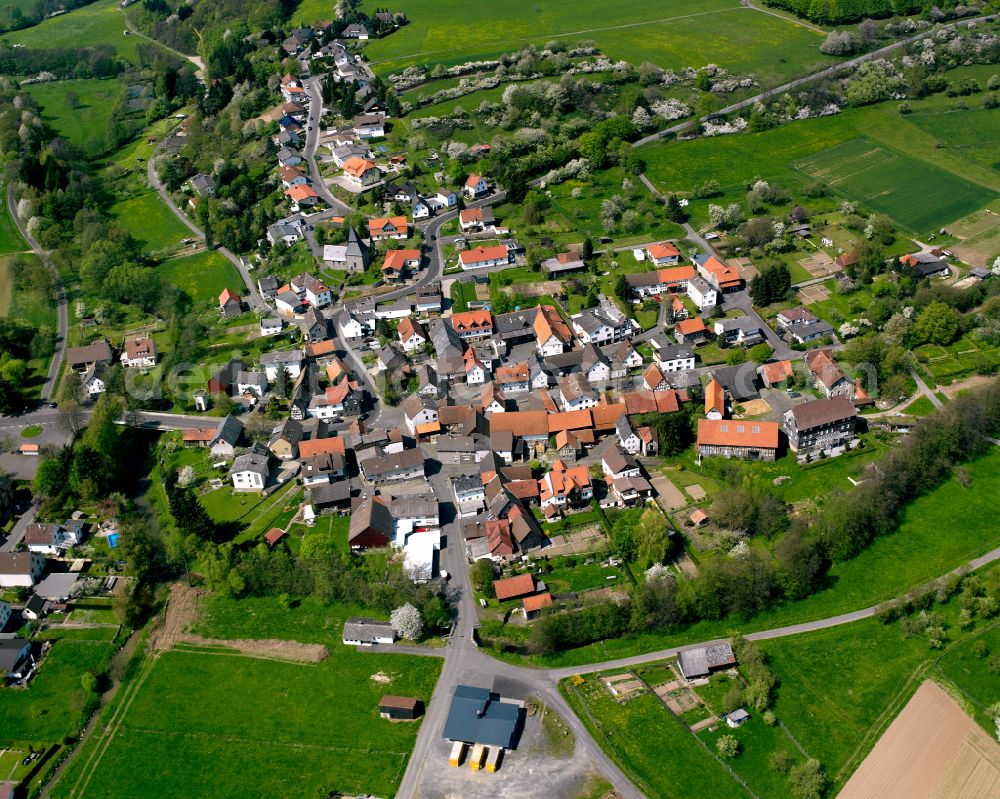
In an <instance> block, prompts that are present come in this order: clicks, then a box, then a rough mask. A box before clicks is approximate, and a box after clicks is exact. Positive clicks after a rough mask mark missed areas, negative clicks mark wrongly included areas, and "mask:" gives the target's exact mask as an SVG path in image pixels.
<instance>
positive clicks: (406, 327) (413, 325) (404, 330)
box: [396, 316, 427, 352]
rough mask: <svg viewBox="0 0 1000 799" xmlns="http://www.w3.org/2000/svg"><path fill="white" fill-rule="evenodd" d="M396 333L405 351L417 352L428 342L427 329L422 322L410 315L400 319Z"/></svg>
mask: <svg viewBox="0 0 1000 799" xmlns="http://www.w3.org/2000/svg"><path fill="white" fill-rule="evenodd" d="M396 335H397V336H398V337H399V343H400V346H402V348H403V352H416V351H417V350H419V349H421V348H422V347H423V346H424V344H426V343H427V331H426V330H424V327H423V325H421V324H420V322H417V321H415V320H414V319H411V318H410V317H409V316H407V317H405V318H403V319H400V320H399V327H397V328H396Z"/></svg>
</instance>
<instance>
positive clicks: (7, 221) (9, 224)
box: [0, 186, 28, 255]
mask: <svg viewBox="0 0 1000 799" xmlns="http://www.w3.org/2000/svg"><path fill="white" fill-rule="evenodd" d="M0 188H2V189H3V196H2V197H0V202H2V204H3V210H0V255H8V254H10V253H12V252H23V251H24V250H27V249H28V244H27V242H25V240H24V239H23V238H21V234H20V232H18V229H17V226H16V225H15V224H14V220H13V219H11V218H10V210H9V209H8V208H7V191H6V189H7V187H6V186H3V187H0Z"/></svg>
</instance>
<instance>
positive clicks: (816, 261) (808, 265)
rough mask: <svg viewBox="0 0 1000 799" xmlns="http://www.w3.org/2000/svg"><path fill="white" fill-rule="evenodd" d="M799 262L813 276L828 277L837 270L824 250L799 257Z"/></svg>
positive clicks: (834, 263)
mask: <svg viewBox="0 0 1000 799" xmlns="http://www.w3.org/2000/svg"><path fill="white" fill-rule="evenodd" d="M799 264H800V265H801V267H802V268H803V269H805V270H806V271H807V272H808V273H809V274H810V275H812V276H813V277H829V276H830V275H832V274H834V273H835V272H838V271H839V267H838V266H837V264H836V262H835V261H834V260H833V259H832V258H831V257H830V256H829V255H827V254H826V253H825V252H817V253H813V254H812V255H808V256H806V257H805V258H800V259H799Z"/></svg>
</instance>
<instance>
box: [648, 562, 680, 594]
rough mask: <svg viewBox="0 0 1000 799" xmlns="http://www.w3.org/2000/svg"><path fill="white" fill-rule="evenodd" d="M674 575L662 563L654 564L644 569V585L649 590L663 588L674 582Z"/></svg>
mask: <svg viewBox="0 0 1000 799" xmlns="http://www.w3.org/2000/svg"><path fill="white" fill-rule="evenodd" d="M674 579H675V578H674V574H673V572H671V571H670V569H668V568H667V567H666V566H664V565H663V564H662V563H654V564H653V565H652V566H650V567H649V568H648V569H646V585H648V586H649V587H650V588H663V587H664V586H667V585H669V584H670V583H672V582H674Z"/></svg>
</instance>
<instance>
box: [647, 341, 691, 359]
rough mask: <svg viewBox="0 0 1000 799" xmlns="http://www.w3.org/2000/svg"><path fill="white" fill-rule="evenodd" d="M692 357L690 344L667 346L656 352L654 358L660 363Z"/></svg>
mask: <svg viewBox="0 0 1000 799" xmlns="http://www.w3.org/2000/svg"><path fill="white" fill-rule="evenodd" d="M693 356H694V350H692V349H691V345H690V344H668V345H667V346H665V347H660V349H658V350H657V351H656V357H657V358H659V359H660V360H661V361H675V360H686V359H687V358H691V357H693Z"/></svg>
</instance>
